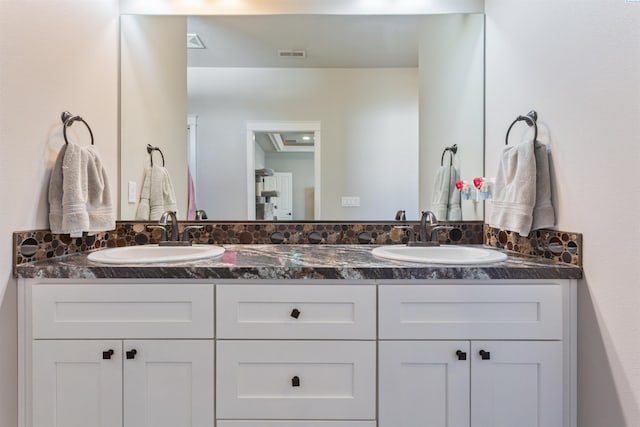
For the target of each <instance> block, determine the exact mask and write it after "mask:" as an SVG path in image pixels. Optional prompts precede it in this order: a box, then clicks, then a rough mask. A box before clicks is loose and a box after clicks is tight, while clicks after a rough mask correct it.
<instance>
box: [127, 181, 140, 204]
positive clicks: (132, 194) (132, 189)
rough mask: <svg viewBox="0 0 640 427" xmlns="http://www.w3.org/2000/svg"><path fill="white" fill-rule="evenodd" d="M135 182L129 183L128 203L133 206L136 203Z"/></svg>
mask: <svg viewBox="0 0 640 427" xmlns="http://www.w3.org/2000/svg"><path fill="white" fill-rule="evenodd" d="M136 190H137V189H136V182H135V181H129V203H131V204H133V203H135V202H137V201H138V198H137V197H136Z"/></svg>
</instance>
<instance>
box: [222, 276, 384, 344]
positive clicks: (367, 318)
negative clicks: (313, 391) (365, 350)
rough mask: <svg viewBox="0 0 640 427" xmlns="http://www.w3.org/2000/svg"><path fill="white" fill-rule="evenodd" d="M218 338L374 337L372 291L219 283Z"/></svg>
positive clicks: (371, 288) (372, 288)
mask: <svg viewBox="0 0 640 427" xmlns="http://www.w3.org/2000/svg"><path fill="white" fill-rule="evenodd" d="M217 318H218V321H217V325H218V331H217V334H218V338H221V339H225V338H241V339H269V338H273V339H375V338H376V288H375V286H367V285H353V286H349V285H336V286H332V285H319V286H314V285H218V286H217Z"/></svg>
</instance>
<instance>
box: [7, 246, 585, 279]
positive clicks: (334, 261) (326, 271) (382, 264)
mask: <svg viewBox="0 0 640 427" xmlns="http://www.w3.org/2000/svg"><path fill="white" fill-rule="evenodd" d="M222 246H223V247H224V248H225V249H226V251H225V253H224V254H223V255H222V256H221V257H217V258H214V259H206V260H200V261H191V262H174V263H154V264H145V265H141V264H138V265H136V264H122V265H108V264H101V263H96V262H92V261H89V260H88V259H87V253H86V252H85V253H76V254H72V255H66V256H61V257H56V258H50V259H48V260H45V261H37V262H32V263H26V264H21V265H19V266H17V268H16V272H17V275H18V277H23V278H52V279H53V278H63V279H65V278H69V279H94V278H100V279H102V278H104V279H110V278H112V279H161V278H164V279H273V280H282V279H333V280H362V279H378V280H388V279H468V280H481V279H580V278H582V268H581V267H576V266H573V265H569V264H563V263H558V262H554V261H550V260H547V259H544V258H539V257H527V256H522V255H519V254H515V253H511V252H508V254H509V257H508V258H507V260H506V261H503V262H498V263H493V264H486V265H469V266H461V265H439V264H424V263H414V262H399V261H392V260H386V259H382V258H378V257H375V256H373V255H371V249H373V247H374V246H369V245H264V244H260V245H222Z"/></svg>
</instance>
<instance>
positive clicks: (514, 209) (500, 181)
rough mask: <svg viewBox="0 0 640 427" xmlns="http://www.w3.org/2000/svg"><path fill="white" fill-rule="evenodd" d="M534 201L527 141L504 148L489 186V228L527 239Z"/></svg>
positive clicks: (532, 167)
mask: <svg viewBox="0 0 640 427" xmlns="http://www.w3.org/2000/svg"><path fill="white" fill-rule="evenodd" d="M535 202H536V160H535V154H534V145H533V144H532V143H531V142H524V143H521V144H518V145H510V146H507V147H505V149H504V151H503V152H502V156H501V157H500V163H499V165H498V172H497V174H496V182H495V184H494V187H493V203H492V209H491V214H490V215H489V218H488V222H489V225H490V226H491V227H494V228H500V229H504V230H510V231H515V232H517V233H519V234H520V235H521V236H527V235H529V231H531V225H532V222H533V208H534V206H535Z"/></svg>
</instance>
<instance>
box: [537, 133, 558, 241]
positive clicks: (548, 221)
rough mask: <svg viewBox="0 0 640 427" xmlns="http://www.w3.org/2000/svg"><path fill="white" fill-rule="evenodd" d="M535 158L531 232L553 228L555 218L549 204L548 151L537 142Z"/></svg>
mask: <svg viewBox="0 0 640 427" xmlns="http://www.w3.org/2000/svg"><path fill="white" fill-rule="evenodd" d="M534 151H535V153H534V154H535V158H536V204H535V206H534V208H533V224H532V226H531V229H532V230H540V229H541V228H549V227H553V226H554V225H555V224H556V217H555V214H554V211H553V205H552V204H551V173H550V172H549V150H548V149H547V145H546V144H543V143H541V142H539V141H536V143H535V148H534Z"/></svg>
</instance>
